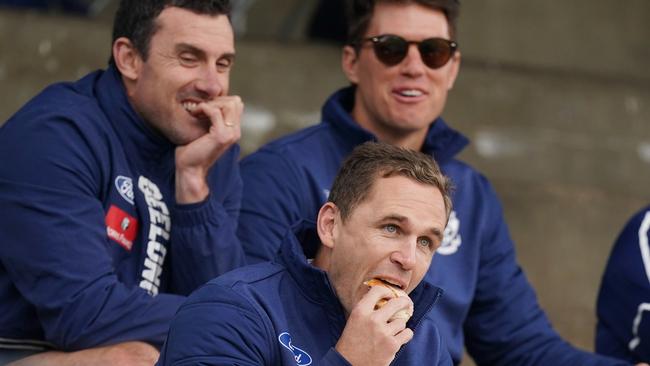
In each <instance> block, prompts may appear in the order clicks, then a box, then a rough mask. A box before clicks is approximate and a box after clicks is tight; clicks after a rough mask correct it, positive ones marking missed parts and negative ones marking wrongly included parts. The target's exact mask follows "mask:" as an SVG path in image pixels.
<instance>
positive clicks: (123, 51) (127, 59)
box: [113, 37, 143, 82]
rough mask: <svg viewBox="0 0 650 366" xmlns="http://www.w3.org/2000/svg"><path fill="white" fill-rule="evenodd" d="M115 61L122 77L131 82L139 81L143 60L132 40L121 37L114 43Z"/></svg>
mask: <svg viewBox="0 0 650 366" xmlns="http://www.w3.org/2000/svg"><path fill="white" fill-rule="evenodd" d="M113 60H115V66H117V69H118V70H120V73H121V74H122V77H124V78H125V79H126V80H129V81H131V82H134V81H136V80H137V79H138V76H139V75H140V69H141V67H142V62H143V60H142V56H141V55H140V52H138V50H137V49H136V48H135V46H134V45H133V43H132V42H131V40H130V39H128V38H126V37H120V38H118V39H116V40H115V42H113Z"/></svg>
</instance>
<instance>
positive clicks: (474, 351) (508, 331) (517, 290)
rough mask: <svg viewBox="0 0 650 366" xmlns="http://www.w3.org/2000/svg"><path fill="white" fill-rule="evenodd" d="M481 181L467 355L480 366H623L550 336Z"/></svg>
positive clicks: (489, 193)
mask: <svg viewBox="0 0 650 366" xmlns="http://www.w3.org/2000/svg"><path fill="white" fill-rule="evenodd" d="M481 180H482V181H483V182H482V184H481V185H482V189H483V192H482V195H481V196H482V197H483V198H482V200H483V205H482V213H481V215H482V216H483V222H484V225H483V226H482V230H483V232H482V233H481V238H480V240H481V241H482V242H481V257H480V263H479V272H478V279H477V288H476V291H475V294H474V299H473V302H472V305H471V307H470V309H469V313H468V315H467V319H466V321H465V323H464V330H465V334H466V337H465V341H466V347H467V350H468V352H469V353H470V355H471V356H472V357H473V358H474V359H475V360H477V363H478V364H481V365H504V366H505V365H531V366H532V365H539V366H542V365H555V366H559V365H566V366H570V365H603V366H604V365H627V363H626V362H622V361H617V360H614V359H610V358H606V357H602V356H598V355H594V354H591V353H587V352H584V351H580V350H578V349H576V348H574V347H572V346H571V345H569V344H568V343H567V342H565V341H564V340H562V338H561V337H560V336H559V335H558V334H557V333H556V332H555V330H554V329H553V328H552V326H551V324H550V322H549V321H548V319H547V317H546V315H545V314H544V312H543V311H542V309H541V308H540V306H539V304H538V302H537V298H536V295H535V292H534V290H533V288H532V287H531V285H530V283H529V282H528V280H527V279H526V276H525V275H524V273H523V271H522V270H521V268H520V267H519V265H518V264H517V261H516V258H515V250H514V246H513V243H512V240H511V238H510V235H509V233H508V228H507V226H506V224H505V221H504V218H503V213H502V210H501V206H500V204H499V202H498V199H497V197H496V194H495V193H494V191H493V189H492V187H491V186H490V185H489V183H488V182H487V180H485V178H484V177H481ZM477 229H478V230H480V229H481V228H477Z"/></svg>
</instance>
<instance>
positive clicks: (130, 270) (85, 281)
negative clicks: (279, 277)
mask: <svg viewBox="0 0 650 366" xmlns="http://www.w3.org/2000/svg"><path fill="white" fill-rule="evenodd" d="M174 149H175V147H174V146H173V145H172V144H171V143H170V142H169V141H168V140H166V139H164V138H162V137H160V136H159V135H156V134H154V133H153V132H151V131H150V130H149V129H148V128H147V127H146V126H145V124H144V122H143V121H142V119H141V118H140V117H139V116H138V115H137V114H136V112H135V111H134V110H133V109H132V108H131V105H130V104H129V102H128V100H127V97H126V94H125V90H124V87H123V84H122V81H121V77H120V75H119V73H118V72H117V70H116V69H115V68H114V67H110V68H109V69H108V70H107V71H105V72H101V71H98V72H94V73H91V74H89V75H88V76H86V77H84V78H83V79H81V80H79V81H78V82H75V83H61V84H55V85H53V86H50V87H48V88H46V89H45V90H44V91H43V92H42V93H41V94H39V95H38V96H36V97H35V98H34V99H33V100H31V101H30V102H28V103H27V104H26V105H25V106H24V107H23V108H22V109H21V110H20V111H18V112H17V113H16V114H15V115H14V116H13V117H12V118H11V119H10V120H9V121H8V122H7V123H6V124H5V125H3V127H2V129H0V156H1V157H2V163H1V164H0V212H2V220H0V238H1V239H0V240H1V243H2V244H1V245H0V346H11V345H14V346H25V345H31V346H35V347H40V346H51V347H55V348H59V349H63V350H77V349H81V348H87V347H93V346H97V345H103V344H110V343H117V342H122V341H128V340H142V341H146V342H150V343H152V344H154V345H157V346H159V347H160V346H161V345H162V343H163V342H164V338H165V336H166V333H167V330H168V327H169V322H170V321H171V318H172V316H173V314H174V313H175V312H176V310H177V309H178V307H179V306H180V304H181V303H182V301H183V300H184V299H185V296H186V295H188V294H189V293H190V292H192V291H193V290H195V289H196V288H198V287H199V286H200V285H202V284H204V283H205V282H207V281H208V280H210V279H211V278H213V277H215V276H217V275H219V274H221V273H223V272H225V271H227V270H230V269H232V268H234V267H236V266H238V265H239V264H241V262H243V259H244V257H243V251H242V250H241V246H240V245H239V242H238V240H237V238H236V223H237V216H238V212H239V203H240V200H241V178H240V176H239V168H238V165H237V159H238V154H239V147H238V146H235V147H233V148H231V149H230V150H229V151H228V152H226V153H225V154H224V155H223V157H222V158H221V159H220V160H219V161H218V162H217V164H216V165H215V166H214V167H213V169H212V170H211V172H210V176H209V184H210V187H211V194H210V196H209V198H208V199H206V200H205V201H204V202H201V203H197V204H191V205H177V204H176V203H175V201H174V199H175V188H174V174H175V167H174Z"/></svg>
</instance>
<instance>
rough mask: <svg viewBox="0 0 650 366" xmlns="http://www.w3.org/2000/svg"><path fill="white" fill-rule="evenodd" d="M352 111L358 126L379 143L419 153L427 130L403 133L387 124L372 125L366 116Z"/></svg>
mask: <svg viewBox="0 0 650 366" xmlns="http://www.w3.org/2000/svg"><path fill="white" fill-rule="evenodd" d="M355 112H356V111H355V110H352V113H351V116H352V119H354V120H355V121H356V122H357V123H358V124H359V126H361V127H363V128H364V129H366V130H367V131H369V132H371V133H372V134H373V135H375V137H377V139H378V140H379V141H381V142H385V143H387V144H391V145H393V146H399V147H403V148H407V149H411V150H416V151H421V150H422V146H423V145H424V140H425V139H426V137H427V131H428V128H425V129H422V130H411V131H404V130H401V129H398V128H391V127H390V126H388V125H387V124H380V123H372V122H370V120H369V118H367V116H361V115H358V113H355Z"/></svg>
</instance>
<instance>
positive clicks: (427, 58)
mask: <svg viewBox="0 0 650 366" xmlns="http://www.w3.org/2000/svg"><path fill="white" fill-rule="evenodd" d="M363 42H372V48H373V49H374V51H375V55H376V56H377V58H378V59H379V61H381V62H382V63H383V64H384V65H386V66H395V65H397V64H399V63H400V62H402V60H404V59H405V58H406V55H407V54H408V51H409V46H410V45H412V44H414V45H417V46H418V50H419V51H420V57H422V62H424V64H425V65H427V66H428V67H429V68H432V69H437V68H440V67H442V66H444V65H445V64H446V63H447V62H449V59H450V58H451V56H453V55H454V52H456V49H458V43H456V42H454V41H450V40H448V39H444V38H427V39H425V40H422V41H419V42H418V41H407V40H405V39H404V38H402V37H400V36H396V35H394V34H383V35H380V36H375V37H369V38H364V39H362V40H361V42H360V43H358V45H361V43H363Z"/></svg>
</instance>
